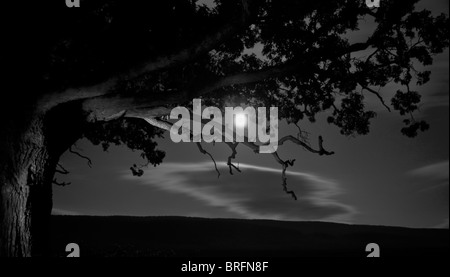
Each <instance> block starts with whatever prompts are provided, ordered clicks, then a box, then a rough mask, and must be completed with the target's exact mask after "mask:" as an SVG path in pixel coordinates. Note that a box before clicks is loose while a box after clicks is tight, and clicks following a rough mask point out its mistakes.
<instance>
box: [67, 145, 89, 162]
mask: <svg viewBox="0 0 450 277" xmlns="http://www.w3.org/2000/svg"><path fill="white" fill-rule="evenodd" d="M69 152H70V153H72V154H75V155H77V156H78V157H80V158H82V159H85V160H87V165H88V166H89V167H92V161H91V159H89V158H88V157H86V156H84V155H82V154H80V153H79V152H77V151H74V150H72V146H71V147H69Z"/></svg>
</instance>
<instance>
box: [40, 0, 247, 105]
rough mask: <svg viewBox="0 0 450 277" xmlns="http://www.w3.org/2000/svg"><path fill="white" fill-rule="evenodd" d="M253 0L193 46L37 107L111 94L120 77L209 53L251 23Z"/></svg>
mask: <svg viewBox="0 0 450 277" xmlns="http://www.w3.org/2000/svg"><path fill="white" fill-rule="evenodd" d="M250 1H251V0H242V10H241V13H240V14H239V15H238V16H236V17H235V18H234V19H233V20H231V21H230V22H229V23H228V24H225V25H224V26H223V27H222V28H221V29H220V30H218V31H217V32H216V33H214V34H211V35H209V36H206V37H204V38H203V39H202V40H201V41H197V42H196V43H194V44H193V45H191V46H189V47H187V48H184V49H181V50H180V51H178V52H176V53H174V54H172V55H164V56H160V57H156V58H153V59H151V60H148V61H145V62H143V63H142V64H140V65H139V66H136V67H134V68H131V69H129V70H128V71H126V72H123V73H121V74H118V75H116V76H113V77H111V78H109V79H108V80H106V81H103V82H101V83H99V84H96V85H94V86H87V87H78V88H69V89H67V90H65V91H62V92H61V91H58V92H54V93H52V94H48V95H46V96H44V97H43V98H42V99H41V101H40V103H39V105H38V107H39V109H40V111H47V110H49V109H51V108H52V107H55V106H57V105H59V104H62V103H67V102H70V101H75V100H81V99H89V98H94V97H99V96H102V95H106V94H110V93H111V90H112V88H114V86H115V85H116V84H117V83H118V82H119V81H120V80H130V79H133V78H136V77H138V76H140V75H142V74H145V73H151V72H155V71H159V70H165V69H169V68H172V67H174V66H177V65H180V64H184V63H187V62H190V61H192V60H194V59H195V58H197V57H198V56H200V55H202V54H205V53H208V52H209V51H210V50H212V49H214V47H216V46H217V45H219V44H220V43H222V42H223V41H225V40H227V39H228V38H230V37H231V36H232V35H234V34H236V32H238V31H239V30H240V29H241V28H242V26H244V25H245V24H246V23H248V21H249V18H250V9H249V2H250Z"/></svg>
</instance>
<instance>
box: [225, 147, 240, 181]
mask: <svg viewBox="0 0 450 277" xmlns="http://www.w3.org/2000/svg"><path fill="white" fill-rule="evenodd" d="M225 143H226V144H227V145H228V146H229V147H230V149H231V155H230V156H228V161H227V165H228V167H229V168H230V174H231V175H233V168H234V169H236V171H237V172H239V173H240V172H241V170H240V169H239V167H237V166H235V165H234V164H233V163H232V162H231V159H236V154H237V151H236V147H237V146H238V144H239V142H235V143H233V142H225Z"/></svg>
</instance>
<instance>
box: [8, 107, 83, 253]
mask: <svg viewBox="0 0 450 277" xmlns="http://www.w3.org/2000/svg"><path fill="white" fill-rule="evenodd" d="M75 114H77V113H75V110H74V109H73V107H72V108H71V107H61V108H58V109H55V110H53V111H51V112H49V113H47V114H46V115H45V116H34V117H33V116H30V117H28V118H31V119H26V118H25V116H22V117H21V118H19V119H12V120H9V121H7V122H6V124H5V126H4V129H3V130H4V131H5V132H3V134H0V190H1V192H0V193H1V195H0V256H13V257H23V256H25V257H28V256H47V255H49V254H50V252H49V250H50V243H49V242H50V241H49V239H50V238H49V234H50V230H49V228H50V219H51V217H50V216H51V210H52V183H53V177H54V173H55V168H56V165H57V163H58V160H59V157H60V156H61V154H62V153H63V152H64V151H66V150H67V149H68V147H70V146H71V145H72V144H73V143H74V142H75V141H76V140H77V139H78V138H79V137H80V135H81V133H80V130H81V129H80V126H81V125H80V124H79V123H80V117H78V118H77V117H76V116H74V115H75Z"/></svg>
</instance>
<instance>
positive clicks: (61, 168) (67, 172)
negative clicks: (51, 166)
mask: <svg viewBox="0 0 450 277" xmlns="http://www.w3.org/2000/svg"><path fill="white" fill-rule="evenodd" d="M56 166H58V167H59V169H58V168H56V169H55V172H56V173H59V174H63V175H66V174H69V173H70V172H69V171H68V170H67V169H65V168H64V167H63V166H62V165H61V164H60V163H58V164H57V165H56Z"/></svg>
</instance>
